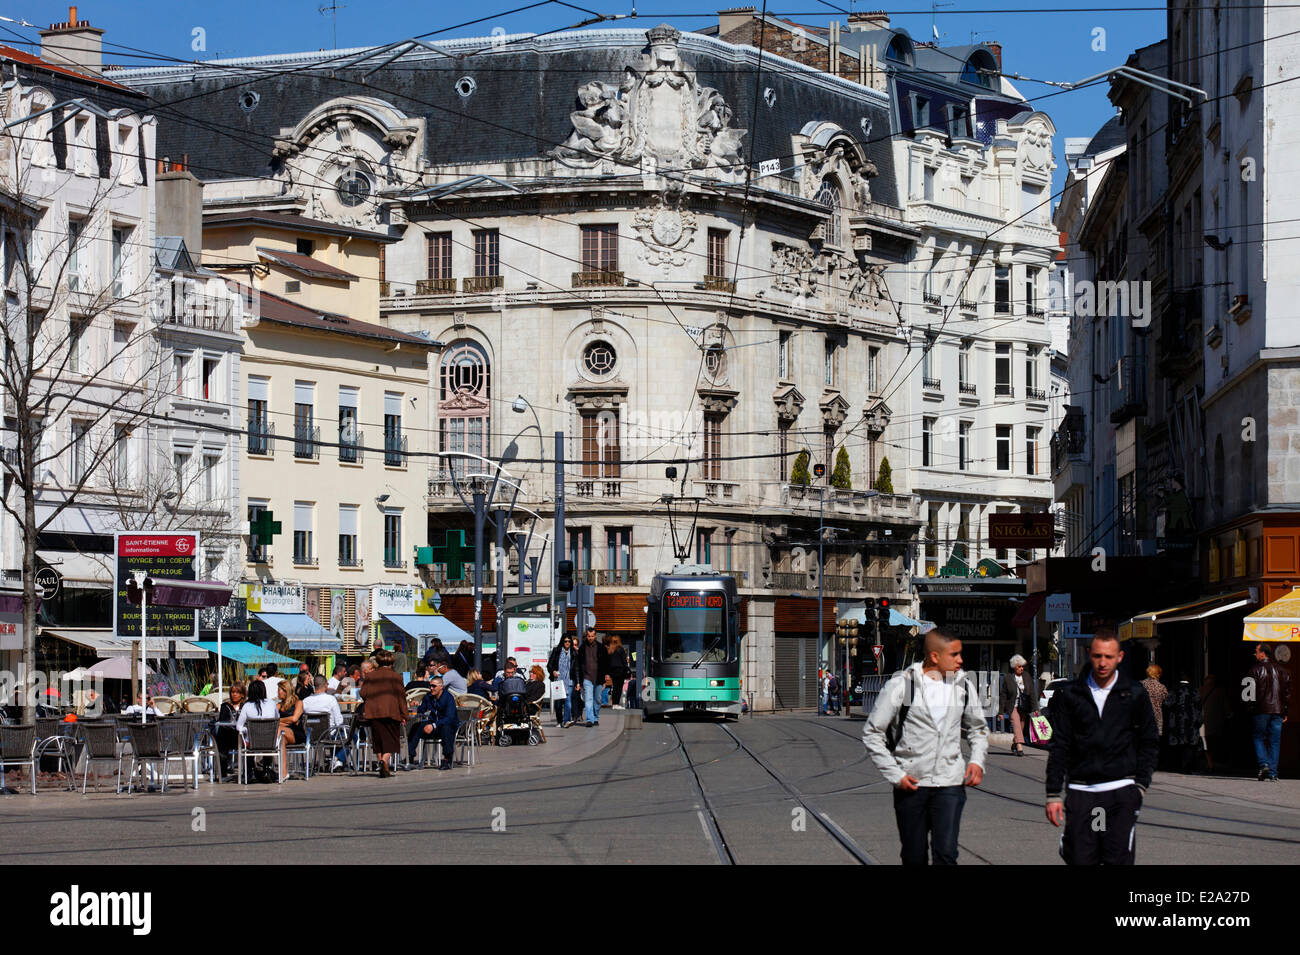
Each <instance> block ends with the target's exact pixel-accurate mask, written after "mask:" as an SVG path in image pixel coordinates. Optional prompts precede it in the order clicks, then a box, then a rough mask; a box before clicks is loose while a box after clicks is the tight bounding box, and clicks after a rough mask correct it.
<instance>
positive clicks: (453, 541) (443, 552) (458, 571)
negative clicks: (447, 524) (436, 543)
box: [429, 531, 474, 580]
mask: <svg viewBox="0 0 1300 955" xmlns="http://www.w3.org/2000/svg"><path fill="white" fill-rule="evenodd" d="M446 541H447V542H446V543H445V544H443V545H442V546H440V547H431V548H429V550H430V551H432V555H433V559H432V560H431V561H430V563H432V564H446V565H447V579H448V580H464V579H465V565H466V564H467V563H469V562H470V561H472V560H473V559H474V548H473V547H466V546H465V532H464V531H447V537H446Z"/></svg>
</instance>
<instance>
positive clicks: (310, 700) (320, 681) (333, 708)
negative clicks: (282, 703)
mask: <svg viewBox="0 0 1300 955" xmlns="http://www.w3.org/2000/svg"><path fill="white" fill-rule="evenodd" d="M302 712H303V714H304V715H306V716H319V715H321V714H327V715H328V716H329V718H330V730H331V731H333V730H337V729H342V727H343V710H342V708H341V707H340V706H339V701H338V700H337V699H336V698H335V696H334V694H333V693H331V692H330V689H329V681H328V680H326V679H325V677H323V676H317V677H316V692H315V693H313V694H312V695H311V696H308V697H306V698H304V699H303V701H302ZM334 757H335V759H337V760H338V764H339V765H340V766H346V765H347V762H348V748H347V747H346V746H340V747H338V749H336V750H335V751H334Z"/></svg>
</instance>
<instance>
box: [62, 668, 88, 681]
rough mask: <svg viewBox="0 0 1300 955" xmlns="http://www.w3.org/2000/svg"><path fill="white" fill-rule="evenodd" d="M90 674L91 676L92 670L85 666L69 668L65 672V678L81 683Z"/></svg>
mask: <svg viewBox="0 0 1300 955" xmlns="http://www.w3.org/2000/svg"><path fill="white" fill-rule="evenodd" d="M88 676H90V672H89V671H88V670H87V669H86V668H85V667H77V668H76V669H75V670H69V671H68V672H67V673H65V674H63V679H65V680H69V681H71V682H74V683H80V682H81V681H82V680H84V679H85V678H86V677H88Z"/></svg>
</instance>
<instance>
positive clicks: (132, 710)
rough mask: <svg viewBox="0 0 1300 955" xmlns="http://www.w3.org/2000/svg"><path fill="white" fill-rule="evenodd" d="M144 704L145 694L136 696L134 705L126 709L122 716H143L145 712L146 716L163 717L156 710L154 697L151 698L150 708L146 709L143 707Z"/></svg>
mask: <svg viewBox="0 0 1300 955" xmlns="http://www.w3.org/2000/svg"><path fill="white" fill-rule="evenodd" d="M143 702H144V694H143V693H137V694H136V695H135V702H134V703H133V704H131V705H130V706H128V707H127V708H126V709H124V710H123V711H122V715H123V716H139V715H140V714H141V712H143V713H144V714H145V716H162V714H161V713H159V712H158V710H157V709H155V708H154V705H153V697H152V696H151V697H149V706H148V708H147V709H146V708H145V707H144V706H142V705H141V704H142V703H143Z"/></svg>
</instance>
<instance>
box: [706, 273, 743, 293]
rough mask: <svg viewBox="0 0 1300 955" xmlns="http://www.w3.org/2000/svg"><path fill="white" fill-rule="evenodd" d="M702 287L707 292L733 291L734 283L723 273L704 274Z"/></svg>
mask: <svg viewBox="0 0 1300 955" xmlns="http://www.w3.org/2000/svg"><path fill="white" fill-rule="evenodd" d="M704 288H705V291H708V292H734V291H736V283H735V281H733V280H732V279H729V278H727V277H726V276H725V275H706V276H704Z"/></svg>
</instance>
